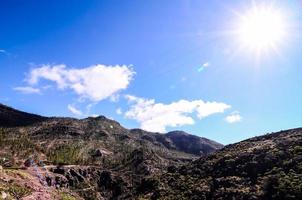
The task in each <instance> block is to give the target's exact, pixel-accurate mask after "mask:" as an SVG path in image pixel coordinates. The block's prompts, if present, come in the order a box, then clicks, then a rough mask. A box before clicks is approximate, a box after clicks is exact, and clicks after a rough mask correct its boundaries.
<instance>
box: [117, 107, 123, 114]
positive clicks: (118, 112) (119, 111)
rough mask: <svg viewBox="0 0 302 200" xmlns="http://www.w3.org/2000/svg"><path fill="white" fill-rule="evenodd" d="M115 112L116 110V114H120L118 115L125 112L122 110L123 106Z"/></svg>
mask: <svg viewBox="0 0 302 200" xmlns="http://www.w3.org/2000/svg"><path fill="white" fill-rule="evenodd" d="M115 112H116V114H118V115H121V114H123V111H122V109H121V108H117V109H116V111H115Z"/></svg>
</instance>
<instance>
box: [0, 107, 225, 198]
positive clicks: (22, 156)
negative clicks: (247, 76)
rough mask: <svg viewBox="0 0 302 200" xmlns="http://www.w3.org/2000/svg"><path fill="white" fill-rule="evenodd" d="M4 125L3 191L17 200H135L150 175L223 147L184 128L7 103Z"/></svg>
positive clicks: (0, 151)
mask: <svg viewBox="0 0 302 200" xmlns="http://www.w3.org/2000/svg"><path fill="white" fill-rule="evenodd" d="M0 128H1V129H0V166H2V167H3V168H4V169H3V170H2V172H0V193H1V192H2V193H3V194H5V195H8V196H9V198H16V199H20V198H24V199H36V198H38V196H40V197H39V198H41V199H43V198H44V199H49V197H50V196H52V197H51V198H53V199H60V198H61V196H62V195H63V196H64V195H65V196H69V197H68V198H73V199H83V198H84V199H135V198H137V191H136V189H137V188H138V187H139V186H140V185H141V183H142V181H143V180H144V179H145V178H147V177H153V176H154V175H156V174H160V173H162V171H164V170H165V169H166V168H167V167H168V166H170V165H173V166H180V165H183V164H185V163H188V162H190V161H192V160H194V159H197V158H198V157H199V156H201V155H206V154H208V153H210V152H213V151H216V150H218V149H220V148H222V147H223V146H222V145H221V144H218V143H216V142H214V141H211V140H208V139H205V138H200V137H197V136H193V135H190V134H187V133H185V132H179V131H176V132H170V133H168V134H159V133H150V132H146V131H143V130H140V129H133V130H128V129H126V128H124V127H122V126H121V125H120V124H119V123H118V122H116V121H113V120H110V119H107V118H106V117H104V116H99V117H96V118H86V119H82V120H78V119H73V118H56V117H52V118H47V117H42V116H38V115H33V114H29V113H25V112H21V111H18V110H15V109H12V108H9V107H7V106H3V105H1V106H0ZM20 174H21V175H20ZM31 182H33V184H28V183H31ZM21 183H22V184H21ZM31 185H34V186H35V187H31ZM37 190H39V191H40V192H38V191H37ZM41 191H42V192H41ZM61 199H63V197H62V198H61Z"/></svg>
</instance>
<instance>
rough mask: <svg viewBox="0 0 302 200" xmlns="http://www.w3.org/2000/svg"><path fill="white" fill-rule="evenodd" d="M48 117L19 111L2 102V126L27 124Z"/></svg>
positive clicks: (0, 105) (0, 125)
mask: <svg viewBox="0 0 302 200" xmlns="http://www.w3.org/2000/svg"><path fill="white" fill-rule="evenodd" d="M46 119H47V118H46V117H42V116H39V115H35V114H29V113H26V112H22V111H18V110H15V109H13V108H10V107H8V106H5V105H3V104H0V127H15V126H26V125H31V124H34V123H37V122H41V121H44V120H46Z"/></svg>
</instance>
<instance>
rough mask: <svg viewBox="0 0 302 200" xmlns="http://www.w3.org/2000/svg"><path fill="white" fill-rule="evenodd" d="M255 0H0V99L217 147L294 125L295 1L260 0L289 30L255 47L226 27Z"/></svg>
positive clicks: (297, 83)
mask: <svg viewBox="0 0 302 200" xmlns="http://www.w3.org/2000/svg"><path fill="white" fill-rule="evenodd" d="M259 2H260V1H253V2H252V1H239V0H238V1H235V0H233V1H227V2H225V1H218V0H214V1H197V0H196V1H193V0H177V1H174V0H173V1H172V0H167V1H157V0H152V1H149V0H146V1H139V0H133V1H115V0H110V1H97V0H95V1H93V0H91V1H68V0H66V1H55V0H52V1H43V2H42V1H33V0H27V1H25V0H24V1H17V0H3V1H1V2H0V17H1V19H2V20H1V21H0V26H1V31H0V102H2V103H3V104H7V105H10V106H12V107H15V108H18V109H21V110H25V111H28V112H34V113H38V114H41V115H46V116H70V117H78V118H84V117H87V116H94V115H105V116H107V117H110V118H113V119H115V120H117V121H119V122H120V123H121V124H122V125H124V126H125V127H127V128H134V127H142V128H144V129H147V130H153V131H161V132H166V131H171V130H175V129H178V130H179V129H180V130H185V131H187V132H189V133H192V134H196V135H199V136H203V137H207V138H210V139H213V140H216V141H218V142H221V143H223V144H228V143H233V142H238V141H240V140H243V139H246V138H249V137H253V136H255V135H259V134H263V133H267V132H272V131H278V130H281V129H288V128H295V127H300V126H301V125H302V122H301V115H302V106H300V104H301V102H302V91H301V85H302V79H301V74H302V68H301V64H302V57H301V52H302V38H301V37H300V35H301V34H299V33H300V30H301V21H302V16H301V15H302V12H301V10H302V3H301V1H298V0H297V1H294V0H293V1H262V3H263V2H264V3H267V4H269V5H271V3H272V2H273V3H274V7H275V8H278V9H280V10H282V14H283V15H284V16H285V18H286V24H285V25H286V31H287V32H288V33H289V34H288V35H287V36H286V37H285V38H282V40H281V41H278V42H280V44H279V43H278V45H276V49H274V50H273V49H270V48H266V49H265V51H263V52H261V53H260V55H259V54H257V53H256V52H255V51H253V50H251V48H248V47H246V46H242V45H241V43H240V41H239V39H238V37H237V35H236V34H234V33H233V32H234V29H236V28H235V27H236V23H237V21H238V18H240V16H241V15H244V14H245V13H246V12H247V11H248V10H249V9H251V8H252V7H253V5H255V4H260V3H259ZM262 3H261V4H262ZM238 13H239V15H238ZM276 50H277V51H276Z"/></svg>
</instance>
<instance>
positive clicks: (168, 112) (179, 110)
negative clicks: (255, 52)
mask: <svg viewBox="0 0 302 200" xmlns="http://www.w3.org/2000/svg"><path fill="white" fill-rule="evenodd" d="M126 98H127V99H128V101H129V103H130V104H131V107H130V109H129V110H128V111H126V112H125V117H126V118H129V119H134V120H136V121H138V122H139V123H140V126H141V128H142V129H145V130H148V131H154V132H165V131H166V128H167V127H178V126H183V125H192V124H194V123H195V121H194V119H193V117H192V114H194V113H196V115H197V117H198V118H199V119H203V118H206V117H208V116H210V115H213V114H216V113H223V112H224V111H225V110H226V109H228V108H230V107H231V106H229V105H227V104H225V103H218V102H204V101H203V100H195V101H188V100H179V101H177V102H172V103H170V104H163V103H156V102H155V100H154V99H144V98H139V97H135V96H131V95H127V96H126Z"/></svg>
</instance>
